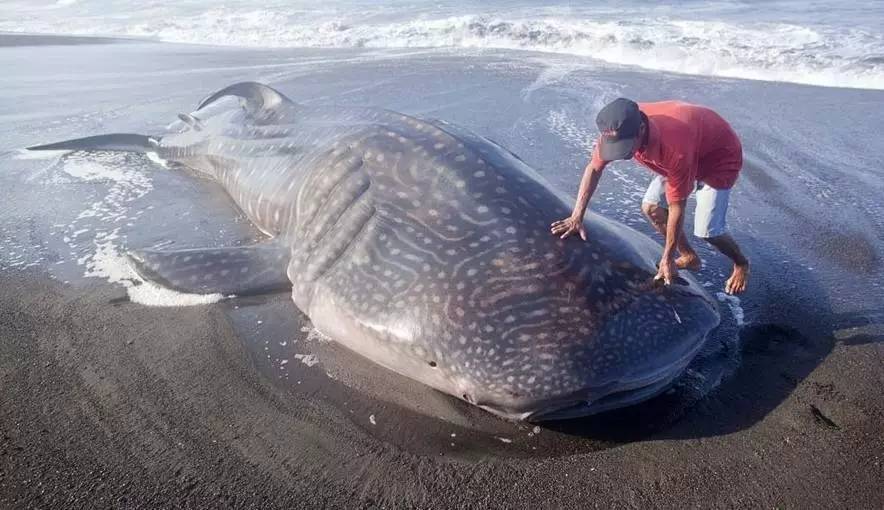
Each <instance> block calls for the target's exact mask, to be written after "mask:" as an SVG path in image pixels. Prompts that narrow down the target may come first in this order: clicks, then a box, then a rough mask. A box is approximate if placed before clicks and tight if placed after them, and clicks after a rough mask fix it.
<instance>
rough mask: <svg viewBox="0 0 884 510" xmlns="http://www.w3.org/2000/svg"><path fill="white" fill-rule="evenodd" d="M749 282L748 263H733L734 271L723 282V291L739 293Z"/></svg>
mask: <svg viewBox="0 0 884 510" xmlns="http://www.w3.org/2000/svg"><path fill="white" fill-rule="evenodd" d="M748 283H749V263H748V262H746V263H745V264H742V265H737V264H734V272H733V273H731V277H730V278H728V279H727V281H726V282H725V283H724V291H725V292H726V293H728V294H740V293H742V292H743V291H745V290H746V285H747V284H748Z"/></svg>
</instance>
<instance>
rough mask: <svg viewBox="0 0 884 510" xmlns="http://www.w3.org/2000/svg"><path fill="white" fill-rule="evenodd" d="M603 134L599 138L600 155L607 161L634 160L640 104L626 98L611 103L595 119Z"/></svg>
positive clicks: (639, 124)
mask: <svg viewBox="0 0 884 510" xmlns="http://www.w3.org/2000/svg"><path fill="white" fill-rule="evenodd" d="M595 122H596V124H597V125H598V126H599V131H601V132H602V135H601V137H600V138H599V155H600V156H601V158H602V159H603V160H605V161H614V160H617V159H630V158H632V153H633V149H634V148H635V139H636V138H637V137H638V128H639V126H641V112H639V110H638V104H636V102H635V101H630V100H629V99H626V98H623V97H621V98H619V99H615V100H613V101H611V102H610V103H608V104H607V105H605V107H604V108H602V110H601V111H600V112H599V114H598V116H597V117H596V119H595Z"/></svg>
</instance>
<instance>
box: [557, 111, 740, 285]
mask: <svg viewBox="0 0 884 510" xmlns="http://www.w3.org/2000/svg"><path fill="white" fill-rule="evenodd" d="M596 124H598V127H599V130H600V131H601V136H600V137H599V141H598V143H597V144H596V146H595V149H594V150H593V153H592V160H591V161H590V163H589V164H588V165H587V166H586V169H585V170H584V173H583V179H582V180H581V181H580V190H579V193H578V195H577V203H576V204H575V205H574V212H573V213H572V214H571V216H570V217H568V218H565V219H563V220H560V221H557V222H555V223H553V224H552V225H551V231H552V233H553V234H554V235H558V236H561V238H562V239H565V238H567V237H569V236H571V235H573V234H579V235H580V237H581V238H582V239H583V240H584V241H585V240H586V230H585V228H584V226H583V215H584V214H585V212H586V207H587V205H588V204H589V200H590V198H592V195H593V193H594V192H595V190H596V187H597V186H598V182H599V178H600V177H601V175H602V170H604V168H605V166H606V165H607V164H608V163H609V162H610V161H614V160H619V159H630V158H633V157H634V158H635V159H636V161H638V162H639V163H641V164H642V165H644V166H646V167H648V168H649V169H650V170H652V171H654V172H656V173H657V174H658V175H657V176H656V177H655V178H654V180H653V181H651V185H650V186H649V187H648V190H647V192H645V196H644V199H643V200H642V212H644V214H645V216H646V217H647V218H648V220H650V222H651V224H652V225H653V226H654V228H655V229H656V230H657V231H658V232H660V234H662V235H663V236H664V238H665V243H664V247H663V256H662V258H661V259H660V266H659V269H658V272H657V276H656V278H657V279H663V281H664V282H665V283H666V284H671V283H672V282H673V281H675V280H676V279H677V277H678V270H679V269H687V270H691V271H696V270H698V269H700V257H699V256H698V255H697V252H696V251H694V249H693V248H692V247H691V245H690V243H688V239H687V237H686V236H685V234H684V231H683V229H682V225H683V224H684V217H685V203H686V201H687V198H688V196H689V195H690V194H691V193H692V192H694V191H695V190H696V198H697V207H696V209H695V211H694V235H695V236H697V237H699V238H701V239H704V240H705V241H707V242H708V243H709V244H711V245H712V246H714V247H715V248H717V249H718V251H720V252H721V253H723V254H725V255H726V256H727V257H728V258H730V259H731V261H732V262H733V264H734V268H733V272H732V273H731V276H730V278H728V280H727V282H726V283H725V286H724V290H725V292H727V293H728V294H739V293H741V292H743V291H744V290H746V284H747V282H748V279H749V261H748V260H747V259H746V257H744V256H743V254H742V252H741V251H740V247H739V246H738V245H737V243H736V241H734V239H733V238H732V237H731V236H730V235H728V234H727V229H726V222H725V213H726V212H727V204H728V198H729V196H730V191H731V187H733V185H734V183H735V182H736V180H737V177H738V175H739V173H740V168H741V167H742V165H743V148H742V145H741V144H740V139H739V138H738V137H737V134H736V133H734V130H733V129H731V127H730V125H729V124H728V123H727V121H725V120H724V119H723V118H721V117H720V116H719V115H718V114H717V113H715V112H714V111H712V110H710V109H709V108H706V107H703V106H697V105H692V104H688V103H683V102H680V101H663V102H659V103H635V102H633V101H630V100H629V99H624V98H620V99H617V100H615V101H613V102H611V103H610V104H608V105H606V106H605V107H604V108H602V110H601V111H600V112H599V115H598V117H597V118H596ZM676 250H677V251H678V255H679V256H678V257H676Z"/></svg>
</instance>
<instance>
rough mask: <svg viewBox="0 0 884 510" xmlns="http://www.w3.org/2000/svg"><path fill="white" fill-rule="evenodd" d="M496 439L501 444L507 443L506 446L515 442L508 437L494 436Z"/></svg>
mask: <svg viewBox="0 0 884 510" xmlns="http://www.w3.org/2000/svg"><path fill="white" fill-rule="evenodd" d="M494 439H497V440H498V441H500V442H501V443H506V444H510V443H512V442H513V440H512V439H509V438H507V437H500V436H494Z"/></svg>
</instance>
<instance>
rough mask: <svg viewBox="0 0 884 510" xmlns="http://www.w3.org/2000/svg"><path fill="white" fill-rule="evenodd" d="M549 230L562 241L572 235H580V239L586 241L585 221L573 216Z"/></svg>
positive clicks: (556, 223)
mask: <svg viewBox="0 0 884 510" xmlns="http://www.w3.org/2000/svg"><path fill="white" fill-rule="evenodd" d="M549 230H550V232H552V234H553V235H555V236H559V237H561V238H562V239H567V238H568V237H569V236H571V235H572V234H580V239H583V240H584V241H586V228H585V227H584V226H583V221H582V220H578V219H576V218H574V217H572V216H568V217H567V218H565V219H563V220H559V221H557V222H555V223H553V224H552V225H550V229H549Z"/></svg>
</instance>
